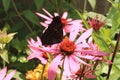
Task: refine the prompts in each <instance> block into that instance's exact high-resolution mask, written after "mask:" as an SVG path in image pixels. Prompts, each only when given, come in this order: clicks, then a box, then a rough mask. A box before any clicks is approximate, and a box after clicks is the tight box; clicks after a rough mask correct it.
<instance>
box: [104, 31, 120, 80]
mask: <svg viewBox="0 0 120 80" xmlns="http://www.w3.org/2000/svg"><path fill="white" fill-rule="evenodd" d="M119 41H120V32H119V34H118V36H117V42H116V46H115V49H114V52H113V55H112V59H111V62H112V63H113V62H114V58H115V55H116V53H117V50H118V47H119ZM111 69H112V64H110V65H109V70H108V74H107V77H106V80H109V76H110V72H111Z"/></svg>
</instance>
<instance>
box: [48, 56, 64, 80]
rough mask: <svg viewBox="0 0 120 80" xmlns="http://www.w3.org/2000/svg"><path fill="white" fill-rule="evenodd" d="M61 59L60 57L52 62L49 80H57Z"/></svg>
mask: <svg viewBox="0 0 120 80" xmlns="http://www.w3.org/2000/svg"><path fill="white" fill-rule="evenodd" d="M61 59H62V56H61V55H58V56H56V57H55V58H54V59H53V61H52V62H51V64H50V66H49V69H48V80H55V76H56V73H57V68H58V65H59V64H60V61H61Z"/></svg>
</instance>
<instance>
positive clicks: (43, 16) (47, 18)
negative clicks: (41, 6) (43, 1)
mask: <svg viewBox="0 0 120 80" xmlns="http://www.w3.org/2000/svg"><path fill="white" fill-rule="evenodd" d="M36 14H37V15H38V16H40V17H42V18H44V19H46V20H50V21H52V19H51V18H49V17H47V16H45V15H43V14H41V13H38V12H36Z"/></svg>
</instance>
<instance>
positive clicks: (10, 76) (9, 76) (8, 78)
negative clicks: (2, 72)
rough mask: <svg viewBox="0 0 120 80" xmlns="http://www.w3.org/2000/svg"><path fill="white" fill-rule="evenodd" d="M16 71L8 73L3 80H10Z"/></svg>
mask: <svg viewBox="0 0 120 80" xmlns="http://www.w3.org/2000/svg"><path fill="white" fill-rule="evenodd" d="M15 72H16V70H13V71H12V72H10V73H9V74H8V75H7V76H6V77H5V78H4V80H11V78H12V77H13V76H14V74H15Z"/></svg>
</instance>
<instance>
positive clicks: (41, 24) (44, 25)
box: [40, 22, 48, 28]
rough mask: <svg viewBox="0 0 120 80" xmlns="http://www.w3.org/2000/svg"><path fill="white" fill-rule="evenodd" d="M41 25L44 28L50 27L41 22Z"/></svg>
mask: <svg viewBox="0 0 120 80" xmlns="http://www.w3.org/2000/svg"><path fill="white" fill-rule="evenodd" d="M40 24H41V25H42V26H44V27H46V28H47V27H48V24H46V23H44V22H40Z"/></svg>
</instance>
